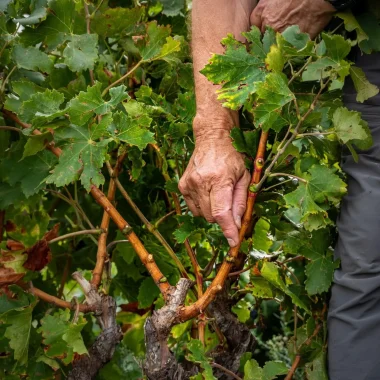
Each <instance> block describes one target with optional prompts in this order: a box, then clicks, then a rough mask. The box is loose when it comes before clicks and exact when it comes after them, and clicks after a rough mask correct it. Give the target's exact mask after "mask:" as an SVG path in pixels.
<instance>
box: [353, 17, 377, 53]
mask: <svg viewBox="0 0 380 380" xmlns="http://www.w3.org/2000/svg"><path fill="white" fill-rule="evenodd" d="M356 19H357V21H358V23H359V25H360V26H361V27H362V29H363V31H364V33H365V34H366V35H367V36H368V39H363V40H362V41H360V42H359V47H360V49H361V50H363V52H364V53H366V54H369V53H371V52H372V51H380V26H379V20H378V19H377V17H376V15H375V14H374V13H372V12H363V13H359V14H357V15H356Z"/></svg>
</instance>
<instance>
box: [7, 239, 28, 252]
mask: <svg viewBox="0 0 380 380" xmlns="http://www.w3.org/2000/svg"><path fill="white" fill-rule="evenodd" d="M7 248H8V249H9V250H10V251H21V250H24V249H25V246H24V244H22V243H20V242H19V241H16V240H10V239H8V240H7Z"/></svg>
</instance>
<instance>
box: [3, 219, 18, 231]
mask: <svg viewBox="0 0 380 380" xmlns="http://www.w3.org/2000/svg"><path fill="white" fill-rule="evenodd" d="M4 227H5V231H7V232H12V231H16V229H17V227H16V225H15V224H14V223H13V222H12V221H11V220H7V221H6V222H5V225H4Z"/></svg>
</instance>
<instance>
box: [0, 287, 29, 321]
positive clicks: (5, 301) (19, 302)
mask: <svg viewBox="0 0 380 380" xmlns="http://www.w3.org/2000/svg"><path fill="white" fill-rule="evenodd" d="M8 288H9V290H11V291H12V293H14V295H13V296H12V298H11V297H8V296H7V295H6V294H2V295H0V319H1V314H5V313H8V312H9V311H12V310H18V309H22V308H24V307H26V306H28V305H30V304H31V303H32V302H33V300H34V297H33V295H31V294H30V293H26V292H24V291H23V289H21V288H20V287H19V286H17V285H10V286H9V287H8Z"/></svg>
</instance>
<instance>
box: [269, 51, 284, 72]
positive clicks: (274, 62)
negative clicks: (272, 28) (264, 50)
mask: <svg viewBox="0 0 380 380" xmlns="http://www.w3.org/2000/svg"><path fill="white" fill-rule="evenodd" d="M265 63H266V65H267V68H268V70H271V71H274V72H275V73H281V72H282V70H283V68H284V64H285V59H284V57H283V55H282V51H281V49H280V48H279V47H278V46H277V45H272V46H271V48H270V51H269V53H268V55H267V57H266V58H265Z"/></svg>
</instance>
